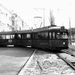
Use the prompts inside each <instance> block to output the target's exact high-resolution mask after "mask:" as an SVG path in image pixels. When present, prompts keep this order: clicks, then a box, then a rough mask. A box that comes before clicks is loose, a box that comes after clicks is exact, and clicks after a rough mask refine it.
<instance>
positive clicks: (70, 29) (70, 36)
mask: <svg viewBox="0 0 75 75" xmlns="http://www.w3.org/2000/svg"><path fill="white" fill-rule="evenodd" d="M69 30H70V44H71V22H70V17H69Z"/></svg>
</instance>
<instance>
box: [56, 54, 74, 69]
mask: <svg viewBox="0 0 75 75" xmlns="http://www.w3.org/2000/svg"><path fill="white" fill-rule="evenodd" d="M56 55H57V56H58V57H59V58H61V59H62V60H63V61H65V62H66V63H67V64H68V65H69V66H70V67H71V68H72V69H74V70H75V65H74V64H75V62H70V61H68V60H66V59H65V58H63V57H62V56H61V55H60V54H59V53H56Z"/></svg>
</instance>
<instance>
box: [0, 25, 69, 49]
mask: <svg viewBox="0 0 75 75" xmlns="http://www.w3.org/2000/svg"><path fill="white" fill-rule="evenodd" d="M7 45H14V46H21V47H27V46H31V47H33V48H42V49H49V50H55V49H67V48H68V30H67V29H65V27H63V26H62V27H58V26H46V27H42V28H37V29H33V30H23V31H17V32H15V31H13V32H0V46H7Z"/></svg>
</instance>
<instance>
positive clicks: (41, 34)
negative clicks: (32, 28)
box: [38, 32, 48, 39]
mask: <svg viewBox="0 0 75 75" xmlns="http://www.w3.org/2000/svg"><path fill="white" fill-rule="evenodd" d="M38 37H39V39H48V32H40V33H38Z"/></svg>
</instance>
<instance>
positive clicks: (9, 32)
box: [0, 31, 15, 35]
mask: <svg viewBox="0 0 75 75" xmlns="http://www.w3.org/2000/svg"><path fill="white" fill-rule="evenodd" d="M14 33H15V31H6V32H0V35H2V34H3V35H6V34H7V35H9V34H14Z"/></svg>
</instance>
